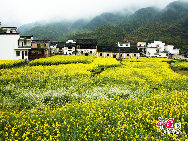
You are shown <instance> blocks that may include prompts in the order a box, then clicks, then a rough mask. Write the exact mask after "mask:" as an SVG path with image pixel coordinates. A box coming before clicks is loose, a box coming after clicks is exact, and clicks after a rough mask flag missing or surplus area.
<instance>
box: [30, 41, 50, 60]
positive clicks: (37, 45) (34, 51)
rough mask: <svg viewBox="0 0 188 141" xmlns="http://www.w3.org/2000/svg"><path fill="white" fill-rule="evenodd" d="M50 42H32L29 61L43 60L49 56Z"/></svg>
mask: <svg viewBox="0 0 188 141" xmlns="http://www.w3.org/2000/svg"><path fill="white" fill-rule="evenodd" d="M49 45H50V40H33V41H32V46H31V50H30V51H29V59H38V58H45V57H49V56H50V48H49Z"/></svg>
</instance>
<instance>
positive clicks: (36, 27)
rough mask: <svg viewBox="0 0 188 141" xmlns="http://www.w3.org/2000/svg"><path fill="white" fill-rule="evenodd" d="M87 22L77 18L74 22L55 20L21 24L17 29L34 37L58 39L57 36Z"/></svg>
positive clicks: (72, 30) (59, 36)
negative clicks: (52, 21) (46, 22)
mask: <svg viewBox="0 0 188 141" xmlns="http://www.w3.org/2000/svg"><path fill="white" fill-rule="evenodd" d="M86 24H87V21H85V20H82V19H80V20H77V21H75V22H67V21H61V22H55V23H48V24H40V23H35V24H26V25H23V26H21V27H20V28H19V29H18V31H19V32H20V33H21V35H33V36H34V37H35V38H36V39H46V40H47V39H50V40H58V39H59V38H61V37H63V36H65V35H67V34H68V33H71V32H76V31H77V30H78V29H81V28H82V27H83V26H85V25H86Z"/></svg>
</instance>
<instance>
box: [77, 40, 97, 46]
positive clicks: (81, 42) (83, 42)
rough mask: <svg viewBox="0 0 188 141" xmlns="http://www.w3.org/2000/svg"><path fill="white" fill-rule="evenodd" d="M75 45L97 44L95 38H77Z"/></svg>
mask: <svg viewBox="0 0 188 141" xmlns="http://www.w3.org/2000/svg"><path fill="white" fill-rule="evenodd" d="M76 44H77V45H97V40H96V39H77V41H76Z"/></svg>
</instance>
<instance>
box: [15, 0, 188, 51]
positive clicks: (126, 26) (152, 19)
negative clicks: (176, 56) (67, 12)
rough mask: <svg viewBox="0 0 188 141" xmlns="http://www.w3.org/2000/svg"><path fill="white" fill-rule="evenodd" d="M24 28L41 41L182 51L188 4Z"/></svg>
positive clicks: (173, 4) (187, 24)
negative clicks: (157, 45) (160, 44)
mask: <svg viewBox="0 0 188 141" xmlns="http://www.w3.org/2000/svg"><path fill="white" fill-rule="evenodd" d="M25 26H26V27H27V26H28V25H25ZM23 27H24V26H22V27H20V28H19V30H20V31H21V34H22V35H23V34H24V35H26V34H27V35H28V34H29V35H34V37H37V38H39V39H51V40H58V39H59V40H66V39H77V38H95V39H97V40H98V43H99V44H101V45H112V44H114V43H116V42H118V41H127V40H129V41H131V42H132V44H133V45H134V44H135V43H136V42H137V41H151V40H163V41H165V42H167V43H172V44H175V45H176V47H179V48H180V47H181V46H185V45H188V41H187V39H188V32H187V31H188V2H180V1H176V2H172V3H170V4H169V5H167V6H166V8H164V9H162V10H159V9H157V8H155V7H147V8H142V9H139V10H138V11H136V12H135V13H133V14H130V13H128V12H127V14H126V13H124V14H122V13H103V14H101V15H99V16H96V17H94V18H93V19H92V20H91V21H84V20H78V21H76V22H65V21H62V22H58V23H49V24H45V25H39V26H35V27H32V28H23ZM27 29H29V30H27Z"/></svg>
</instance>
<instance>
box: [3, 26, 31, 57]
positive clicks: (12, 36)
mask: <svg viewBox="0 0 188 141" xmlns="http://www.w3.org/2000/svg"><path fill="white" fill-rule="evenodd" d="M32 39H33V36H20V34H19V33H18V32H17V27H1V23H0V47H1V49H2V51H1V52H0V60H14V59H26V60H27V59H28V51H29V50H30V49H31V41H32Z"/></svg>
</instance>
